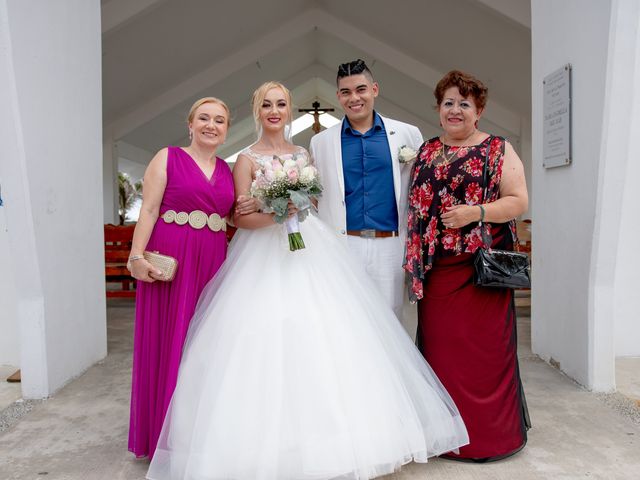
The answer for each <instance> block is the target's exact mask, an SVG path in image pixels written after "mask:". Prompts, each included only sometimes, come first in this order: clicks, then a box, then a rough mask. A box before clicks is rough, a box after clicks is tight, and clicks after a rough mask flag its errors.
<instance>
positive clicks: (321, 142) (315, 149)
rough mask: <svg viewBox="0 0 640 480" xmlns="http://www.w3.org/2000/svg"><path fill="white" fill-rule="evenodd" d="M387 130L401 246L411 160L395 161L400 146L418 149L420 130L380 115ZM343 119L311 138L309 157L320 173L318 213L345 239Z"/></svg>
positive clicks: (420, 139) (404, 225)
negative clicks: (320, 184)
mask: <svg viewBox="0 0 640 480" xmlns="http://www.w3.org/2000/svg"><path fill="white" fill-rule="evenodd" d="M380 118H381V119H382V122H383V123H384V128H385V130H386V132H387V140H388V141H389V150H390V153H391V161H392V169H393V188H394V191H395V195H396V206H397V207H398V229H399V235H400V238H401V240H402V244H403V245H404V239H405V238H406V233H407V219H406V212H407V200H408V189H409V181H410V178H409V177H410V173H411V167H412V165H413V162H411V163H408V164H405V163H400V162H399V161H398V151H399V150H400V147H402V146H404V145H406V146H407V147H411V148H413V149H414V150H416V151H417V150H418V148H419V147H420V145H421V144H422V135H421V134H420V130H418V128H417V127H414V126H413V125H409V124H407V123H403V122H399V121H397V120H392V119H390V118H385V117H383V116H382V115H380ZM341 135H342V122H340V123H339V124H337V125H334V126H333V127H331V128H328V129H327V130H324V131H323V132H320V133H318V134H317V135H315V136H314V137H313V138H312V139H311V145H310V150H311V152H310V153H311V157H312V158H313V159H314V161H315V165H316V168H317V169H318V171H319V173H320V181H321V182H322V185H323V187H324V190H323V191H322V196H321V197H320V198H319V200H318V215H319V216H320V218H321V219H322V220H323V221H324V222H326V223H327V224H328V225H329V226H331V227H333V228H335V230H336V231H337V232H338V233H339V234H341V235H343V236H344V237H345V238H346V235H347V209H346V204H345V200H344V173H343V169H342V142H341Z"/></svg>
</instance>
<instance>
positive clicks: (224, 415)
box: [147, 215, 468, 480]
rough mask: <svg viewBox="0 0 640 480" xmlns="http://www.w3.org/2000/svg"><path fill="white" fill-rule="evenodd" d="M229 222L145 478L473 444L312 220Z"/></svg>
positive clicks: (353, 467) (349, 474) (334, 464)
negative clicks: (242, 226) (252, 225)
mask: <svg viewBox="0 0 640 480" xmlns="http://www.w3.org/2000/svg"><path fill="white" fill-rule="evenodd" d="M300 227H301V233H302V237H303V239H304V242H305V244H306V248H305V249H302V250H298V251H295V252H291V251H289V246H288V242H287V235H286V231H285V229H284V227H283V226H281V225H275V226H272V227H267V228H262V229H258V230H238V232H237V233H236V235H235V237H234V239H233V241H232V243H231V245H230V249H229V253H228V257H227V260H226V262H225V263H224V265H223V266H222V267H221V269H220V271H219V273H218V274H217V275H216V277H214V279H213V280H211V282H210V283H209V285H207V287H206V288H205V290H204V292H203V294H202V295H201V297H200V301H199V303H198V307H197V308H196V313H195V315H194V318H193V320H192V324H191V327H190V330H189V334H188V337H187V341H186V344H185V349H184V353H183V358H182V363H181V366H180V372H179V376H178V384H177V387H176V390H175V393H174V395H173V399H172V401H171V405H170V407H169V410H168V412H167V416H166V419H165V422H164V427H163V430H162V433H161V436H160V440H159V443H158V448H157V450H156V452H155V456H154V457H153V460H152V462H151V465H150V468H149V471H148V473H147V478H149V479H154V480H164V479H171V480H176V479H189V480H204V479H207V480H222V479H224V480H228V479H229V480H230V479H234V480H261V479H265V480H266V479H270V480H302V479H314V480H316V479H318V480H320V479H334V478H335V479H338V478H339V479H369V478H374V477H377V476H380V475H384V474H388V473H392V472H394V471H396V470H398V469H399V467H400V466H401V465H403V464H405V463H408V462H410V461H412V460H413V461H416V462H426V461H427V459H428V458H429V457H431V456H434V455H438V454H441V453H444V452H448V451H451V450H455V449H457V448H458V447H459V446H462V445H465V444H467V443H468V436H467V432H466V429H465V427H464V424H463V421H462V419H461V417H460V414H459V413H458V410H457V408H456V406H455V405H454V403H453V401H452V400H451V398H450V397H449V395H448V394H447V392H446V391H445V390H444V388H443V387H442V385H441V384H440V382H439V380H438V379H437V378H436V376H435V374H434V373H433V371H432V370H431V368H430V367H429V365H428V364H427V363H426V362H425V360H424V359H423V358H422V355H421V354H420V353H419V351H418V350H417V349H416V348H415V346H414V344H413V342H412V341H411V339H410V338H409V336H408V335H407V333H406V332H405V331H404V329H403V327H402V326H401V324H400V322H399V321H398V320H397V318H396V317H395V316H394V314H393V312H392V310H391V308H390V307H388V306H387V305H386V304H385V302H384V300H383V297H382V295H380V294H379V293H378V291H377V290H376V288H377V287H376V286H375V285H374V284H373V283H372V282H371V280H369V279H368V277H367V276H366V274H365V273H364V271H363V269H362V268H361V267H360V265H359V264H357V263H356V260H355V259H353V258H352V256H351V255H350V254H349V252H348V251H347V247H346V245H344V244H343V242H342V240H341V239H340V238H339V237H338V236H337V235H336V234H335V233H334V232H333V231H331V230H330V229H329V228H328V227H327V226H326V225H325V224H324V223H323V222H322V221H321V220H319V219H318V218H317V217H315V216H314V215H309V216H308V217H307V219H306V220H305V221H304V222H302V223H301V225H300Z"/></svg>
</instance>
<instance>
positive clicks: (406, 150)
mask: <svg viewBox="0 0 640 480" xmlns="http://www.w3.org/2000/svg"><path fill="white" fill-rule="evenodd" d="M417 156H418V152H416V151H415V150H414V149H413V148H411V147H407V146H406V145H402V146H401V147H400V150H398V161H399V162H400V163H411V162H413V161H414V160H415V159H416V157H417Z"/></svg>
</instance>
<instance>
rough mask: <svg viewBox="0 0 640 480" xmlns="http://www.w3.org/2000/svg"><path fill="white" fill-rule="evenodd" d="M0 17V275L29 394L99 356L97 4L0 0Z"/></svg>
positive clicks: (46, 389)
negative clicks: (4, 246)
mask: <svg viewBox="0 0 640 480" xmlns="http://www.w3.org/2000/svg"><path fill="white" fill-rule="evenodd" d="M0 22H2V25H1V27H0V40H1V41H2V44H1V45H0V107H2V108H0V132H1V133H0V144H1V145H3V155H2V157H0V176H2V178H3V179H4V182H5V185H3V190H2V193H3V197H4V199H5V207H3V208H5V211H6V219H7V229H8V237H9V246H10V258H11V260H10V265H9V269H8V272H9V275H10V276H12V277H13V278H14V279H15V291H16V304H17V310H18V318H19V322H20V355H21V359H20V366H21V368H22V389H23V395H24V396H25V397H27V398H39V397H45V396H48V395H50V394H51V393H52V392H54V391H56V390H57V389H58V388H60V387H61V386H62V385H64V384H65V383H66V382H67V381H69V380H70V379H71V378H73V377H74V376H77V375H79V374H80V373H81V372H82V371H84V370H85V369H86V368H88V367H89V366H90V365H92V364H93V363H94V362H96V361H98V360H100V359H101V358H103V357H104V356H105V355H106V319H105V296H104V264H103V261H104V260H103V259H104V253H103V232H102V219H103V205H102V168H103V167H102V138H101V134H102V127H101V125H102V118H101V117H102V110H101V102H102V92H101V47H100V45H101V36H100V31H101V28H100V2H99V1H98V0H91V1H87V0H59V1H56V2H47V1H44V0H39V1H38V0H0ZM5 271H7V270H5V269H3V274H4V272H5Z"/></svg>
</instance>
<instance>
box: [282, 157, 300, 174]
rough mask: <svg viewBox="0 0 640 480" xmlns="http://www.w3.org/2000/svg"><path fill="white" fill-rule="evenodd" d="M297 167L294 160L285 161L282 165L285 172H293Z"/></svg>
mask: <svg viewBox="0 0 640 480" xmlns="http://www.w3.org/2000/svg"><path fill="white" fill-rule="evenodd" d="M296 167H297V165H296V162H294V161H293V160H285V161H284V163H283V164H282V168H284V171H285V172H288V171H290V170H293V169H294V168H296Z"/></svg>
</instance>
